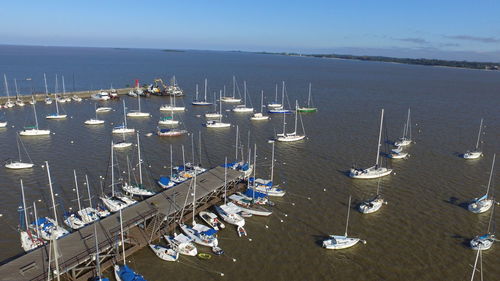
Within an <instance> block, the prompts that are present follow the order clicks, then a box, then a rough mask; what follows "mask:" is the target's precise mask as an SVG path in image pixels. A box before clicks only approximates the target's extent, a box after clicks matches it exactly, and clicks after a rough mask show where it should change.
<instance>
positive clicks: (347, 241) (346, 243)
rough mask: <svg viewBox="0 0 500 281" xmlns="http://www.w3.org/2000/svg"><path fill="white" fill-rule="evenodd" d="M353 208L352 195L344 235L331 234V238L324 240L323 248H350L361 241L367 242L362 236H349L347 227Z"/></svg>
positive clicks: (348, 205)
mask: <svg viewBox="0 0 500 281" xmlns="http://www.w3.org/2000/svg"><path fill="white" fill-rule="evenodd" d="M350 210H351V196H349V203H348V204H347V220H346V224H345V233H344V235H330V238H328V239H326V240H324V241H323V248H325V249H329V250H340V249H346V248H350V247H352V246H354V245H356V244H357V243H358V242H359V241H362V242H363V243H366V241H364V240H361V239H360V238H354V237H349V236H347V228H348V226H349V213H350Z"/></svg>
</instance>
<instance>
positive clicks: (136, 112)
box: [127, 95, 150, 117]
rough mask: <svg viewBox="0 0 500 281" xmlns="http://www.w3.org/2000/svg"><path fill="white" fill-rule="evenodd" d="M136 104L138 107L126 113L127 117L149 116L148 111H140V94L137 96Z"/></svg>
mask: <svg viewBox="0 0 500 281" xmlns="http://www.w3.org/2000/svg"><path fill="white" fill-rule="evenodd" d="M137 104H138V105H139V108H138V109H137V110H131V111H130V112H128V113H127V117H149V116H150V114H149V113H148V112H142V111H141V96H140V95H139V96H137Z"/></svg>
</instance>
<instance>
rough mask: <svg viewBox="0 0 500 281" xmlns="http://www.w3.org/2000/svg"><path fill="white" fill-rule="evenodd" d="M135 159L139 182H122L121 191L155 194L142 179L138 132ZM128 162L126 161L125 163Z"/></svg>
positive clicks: (141, 194) (147, 194)
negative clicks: (145, 185)
mask: <svg viewBox="0 0 500 281" xmlns="http://www.w3.org/2000/svg"><path fill="white" fill-rule="evenodd" d="M137 161H138V162H139V163H138V166H139V182H138V183H135V184H132V183H131V182H130V181H129V182H124V183H123V185H122V189H123V191H125V192H126V193H129V194H132V195H136V196H152V195H155V192H153V191H151V190H148V189H147V188H146V187H144V183H143V181H142V158H141V142H140V140H139V133H137ZM127 164H128V163H127Z"/></svg>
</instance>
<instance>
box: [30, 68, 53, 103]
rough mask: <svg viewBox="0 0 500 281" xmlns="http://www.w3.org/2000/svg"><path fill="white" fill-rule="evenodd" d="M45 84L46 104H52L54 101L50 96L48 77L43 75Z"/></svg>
mask: <svg viewBox="0 0 500 281" xmlns="http://www.w3.org/2000/svg"><path fill="white" fill-rule="evenodd" d="M43 82H44V83H45V104H52V99H51V98H50V96H49V87H47V75H45V73H44V74H43ZM33 101H34V99H33Z"/></svg>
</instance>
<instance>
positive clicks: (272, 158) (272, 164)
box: [271, 142, 274, 184]
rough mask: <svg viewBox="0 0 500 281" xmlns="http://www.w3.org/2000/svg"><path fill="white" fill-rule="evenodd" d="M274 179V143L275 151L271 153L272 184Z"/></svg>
mask: <svg viewBox="0 0 500 281" xmlns="http://www.w3.org/2000/svg"><path fill="white" fill-rule="evenodd" d="M273 178H274V142H273V150H272V153H271V184H272V183H273Z"/></svg>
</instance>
